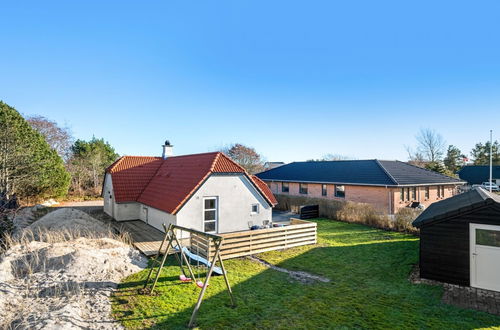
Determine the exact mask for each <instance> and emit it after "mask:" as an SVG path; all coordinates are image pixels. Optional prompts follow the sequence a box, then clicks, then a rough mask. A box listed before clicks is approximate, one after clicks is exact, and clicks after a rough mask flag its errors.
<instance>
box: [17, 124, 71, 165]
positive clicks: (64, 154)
mask: <svg viewBox="0 0 500 330" xmlns="http://www.w3.org/2000/svg"><path fill="white" fill-rule="evenodd" d="M26 120H27V121H28V123H29V124H30V125H31V127H33V129H35V130H36V131H38V133H40V134H42V135H43V136H44V137H45V140H46V141H47V143H48V144H49V146H50V147H51V148H52V149H54V150H55V151H56V152H57V153H58V154H59V156H61V158H62V159H64V160H67V159H68V158H69V154H70V149H71V145H72V144H73V137H72V136H71V132H70V130H69V128H67V127H61V126H59V125H58V124H57V123H56V122H55V121H52V120H50V119H48V118H45V117H43V116H39V115H34V116H30V117H27V118H26Z"/></svg>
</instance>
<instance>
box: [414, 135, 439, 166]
mask: <svg viewBox="0 0 500 330" xmlns="http://www.w3.org/2000/svg"><path fill="white" fill-rule="evenodd" d="M416 138H417V142H418V145H417V152H418V153H419V154H421V155H422V156H423V157H424V158H425V160H427V161H429V162H432V163H435V162H440V161H441V160H442V159H443V155H444V153H445V148H446V143H445V141H444V139H443V137H442V136H441V134H439V133H437V132H436V131H435V130H432V129H429V128H426V129H421V130H420V132H419V133H418V135H417V136H416Z"/></svg>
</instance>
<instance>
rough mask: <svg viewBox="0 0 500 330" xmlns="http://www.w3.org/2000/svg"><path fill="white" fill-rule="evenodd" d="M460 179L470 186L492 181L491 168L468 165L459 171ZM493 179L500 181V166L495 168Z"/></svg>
mask: <svg viewBox="0 0 500 330" xmlns="http://www.w3.org/2000/svg"><path fill="white" fill-rule="evenodd" d="M458 176H459V177H460V179H462V180H465V181H467V182H468V183H469V184H481V183H483V182H486V181H489V180H490V167H489V166H488V165H468V166H464V167H463V168H462V169H461V170H460V171H458ZM493 178H494V179H500V166H499V165H496V166H493Z"/></svg>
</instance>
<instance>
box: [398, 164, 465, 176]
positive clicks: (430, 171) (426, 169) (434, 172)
mask: <svg viewBox="0 0 500 330" xmlns="http://www.w3.org/2000/svg"><path fill="white" fill-rule="evenodd" d="M396 162H400V163H403V164H406V165H409V166H413V167H415V168H419V169H421V170H424V171H427V172H429V173H432V174H434V175H438V176H444V177H445V178H449V179H453V180H457V181H460V180H459V179H457V178H454V177H452V176H449V175H446V174H442V173H439V172H436V171H433V170H430V169H428V168H425V167H420V166H417V165H413V164H410V163H408V162H402V161H400V160H396Z"/></svg>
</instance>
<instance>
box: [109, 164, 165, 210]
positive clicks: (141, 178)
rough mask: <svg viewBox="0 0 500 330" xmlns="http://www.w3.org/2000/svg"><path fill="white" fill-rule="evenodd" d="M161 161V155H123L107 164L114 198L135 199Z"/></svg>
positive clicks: (121, 200) (123, 200)
mask: <svg viewBox="0 0 500 330" xmlns="http://www.w3.org/2000/svg"><path fill="white" fill-rule="evenodd" d="M162 162H163V159H162V158H161V157H136V156H124V157H121V158H119V159H118V160H117V161H116V162H114V163H113V164H112V165H111V166H109V167H108V168H107V169H106V172H108V173H111V175H112V181H113V191H114V194H115V200H116V201H117V202H134V201H137V199H138V198H139V196H140V195H141V193H142V191H143V190H144V188H145V187H146V185H147V184H148V182H149V181H150V180H151V178H152V177H153V175H154V174H155V173H156V171H157V170H158V168H159V167H160V165H161V164H162Z"/></svg>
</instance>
